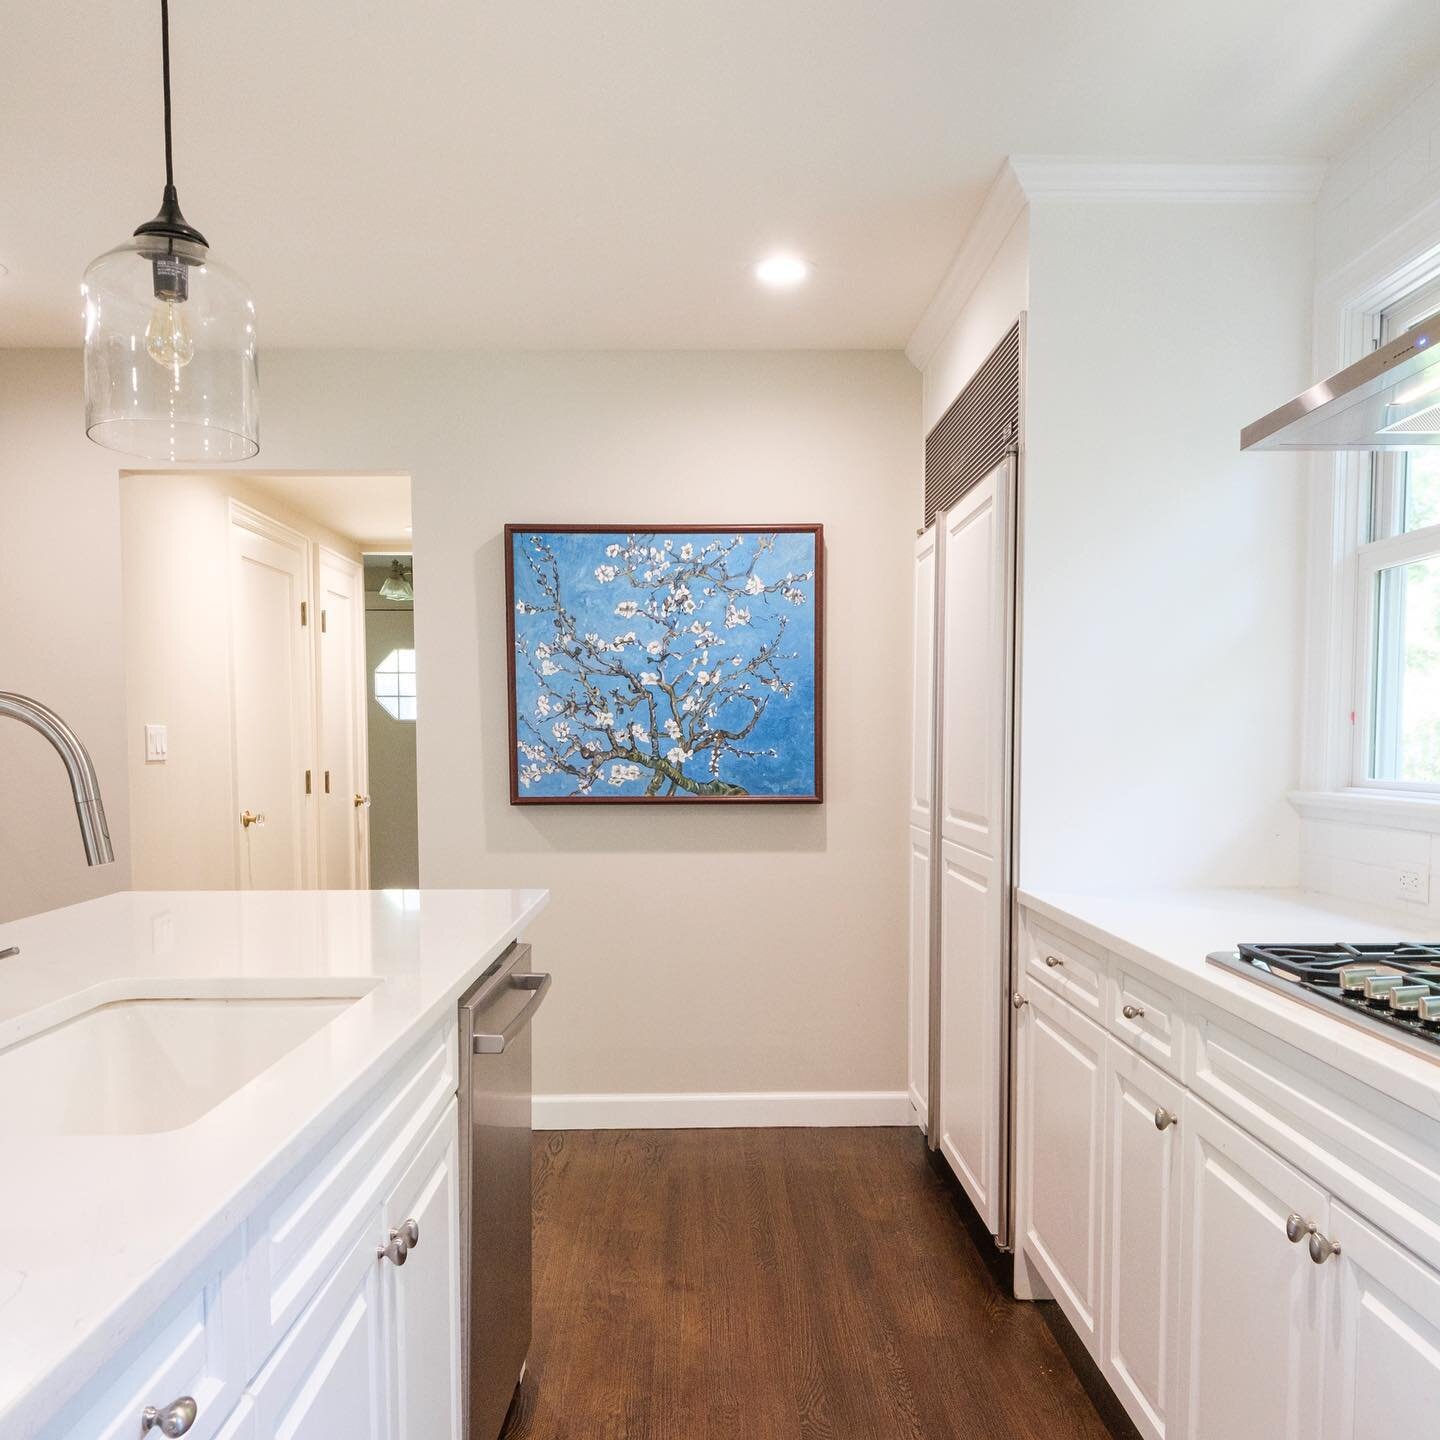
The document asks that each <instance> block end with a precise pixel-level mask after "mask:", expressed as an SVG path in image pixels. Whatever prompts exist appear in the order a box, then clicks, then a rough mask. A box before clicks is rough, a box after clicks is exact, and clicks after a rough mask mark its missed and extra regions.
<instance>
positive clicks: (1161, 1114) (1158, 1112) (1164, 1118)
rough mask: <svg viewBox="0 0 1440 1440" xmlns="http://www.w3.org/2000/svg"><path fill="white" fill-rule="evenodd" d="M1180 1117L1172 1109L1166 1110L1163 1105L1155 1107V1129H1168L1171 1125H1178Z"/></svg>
mask: <svg viewBox="0 0 1440 1440" xmlns="http://www.w3.org/2000/svg"><path fill="white" fill-rule="evenodd" d="M1179 1123H1180V1117H1179V1116H1178V1115H1176V1114H1175V1113H1174V1111H1172V1110H1167V1109H1166V1108H1165V1107H1164V1106H1163V1105H1157V1106H1156V1107H1155V1128H1156V1129H1157V1130H1168V1129H1169V1128H1170V1127H1171V1126H1172V1125H1178V1124H1179Z"/></svg>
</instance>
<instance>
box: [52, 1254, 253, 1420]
mask: <svg viewBox="0 0 1440 1440" xmlns="http://www.w3.org/2000/svg"><path fill="white" fill-rule="evenodd" d="M244 1322H245V1312H244V1300H243V1284H242V1280H241V1273H240V1246H239V1242H238V1239H237V1240H235V1241H232V1242H231V1243H228V1244H226V1245H224V1246H222V1247H221V1249H220V1250H219V1251H217V1252H216V1254H215V1255H214V1256H213V1257H212V1258H211V1260H210V1261H209V1263H208V1264H206V1265H205V1266H204V1267H203V1268H202V1270H201V1272H200V1273H199V1274H198V1275H196V1276H195V1277H194V1278H193V1280H192V1282H191V1284H190V1285H188V1286H185V1287H182V1289H181V1291H180V1293H178V1294H177V1295H175V1296H174V1297H172V1298H171V1300H169V1301H168V1302H167V1303H166V1304H165V1305H164V1306H163V1307H162V1308H161V1310H160V1312H159V1313H158V1314H157V1316H156V1317H155V1319H154V1320H153V1321H152V1322H151V1323H150V1325H149V1326H148V1327H147V1329H146V1331H145V1332H143V1333H142V1334H141V1336H139V1337H138V1338H137V1340H136V1341H135V1342H134V1343H133V1344H132V1345H131V1346H130V1347H129V1349H128V1350H127V1351H126V1352H125V1353H124V1354H123V1355H121V1356H119V1357H117V1359H116V1360H114V1361H112V1362H111V1364H109V1365H108V1366H106V1367H105V1368H104V1369H103V1370H102V1371H101V1372H100V1374H99V1375H97V1376H96V1377H95V1379H94V1380H93V1381H92V1382H91V1383H90V1386H89V1387H88V1389H87V1392H86V1394H87V1397H89V1398H85V1397H82V1398H81V1399H79V1400H77V1401H76V1402H75V1403H74V1404H72V1405H71V1406H70V1407H68V1408H67V1410H66V1411H65V1412H63V1413H62V1414H61V1415H59V1416H57V1417H56V1418H55V1421H54V1422H53V1424H52V1425H51V1426H50V1427H49V1428H48V1429H47V1430H46V1431H45V1432H44V1433H45V1435H46V1437H47V1440H50V1437H55V1440H60V1437H63V1440H132V1437H134V1436H136V1435H138V1434H139V1433H140V1418H141V1415H142V1414H143V1413H144V1411H145V1410H146V1408H147V1407H150V1406H153V1407H155V1408H156V1409H158V1410H164V1409H166V1408H167V1407H168V1406H170V1405H171V1404H173V1403H174V1402H175V1401H177V1400H182V1399H184V1398H186V1397H188V1398H190V1399H192V1400H193V1401H194V1402H195V1406H196V1409H195V1419H194V1421H193V1422H192V1424H191V1426H190V1429H189V1432H188V1433H189V1434H190V1436H191V1437H192V1440H212V1437H217V1440H218V1436H219V1435H220V1433H221V1431H220V1425H221V1422H222V1421H223V1420H224V1419H225V1417H226V1415H227V1414H228V1413H229V1412H230V1410H231V1409H232V1408H233V1407H234V1405H235V1402H236V1401H237V1400H238V1399H239V1395H240V1387H241V1386H242V1385H243V1384H244V1383H245V1377H246V1375H247V1373H248V1370H247V1368H246V1367H247V1360H246V1347H245V1323H244Z"/></svg>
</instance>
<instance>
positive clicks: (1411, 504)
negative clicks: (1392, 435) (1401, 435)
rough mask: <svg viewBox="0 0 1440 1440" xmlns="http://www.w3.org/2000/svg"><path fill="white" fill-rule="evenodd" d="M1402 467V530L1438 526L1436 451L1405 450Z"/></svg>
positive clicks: (1439, 496)
mask: <svg viewBox="0 0 1440 1440" xmlns="http://www.w3.org/2000/svg"><path fill="white" fill-rule="evenodd" d="M1404 466H1405V528H1406V529H1407V530H1420V529H1423V528H1424V527H1425V526H1426V525H1440V448H1437V449H1433V450H1407V451H1406V452H1405V456H1404Z"/></svg>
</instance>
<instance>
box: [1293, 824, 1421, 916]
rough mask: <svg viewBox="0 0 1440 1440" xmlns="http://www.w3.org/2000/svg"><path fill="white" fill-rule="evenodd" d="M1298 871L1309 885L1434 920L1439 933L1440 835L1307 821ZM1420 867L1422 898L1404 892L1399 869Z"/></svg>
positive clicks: (1321, 892) (1322, 892)
mask: <svg viewBox="0 0 1440 1440" xmlns="http://www.w3.org/2000/svg"><path fill="white" fill-rule="evenodd" d="M1300 846H1301V851H1300V875H1301V884H1302V885H1303V887H1304V888H1305V889H1306V890H1309V891H1311V892H1313V893H1315V894H1319V895H1333V896H1336V897H1338V898H1340V899H1342V900H1355V901H1359V902H1360V903H1362V904H1365V905H1374V906H1378V907H1380V908H1383V909H1386V910H1394V911H1397V912H1398V913H1400V914H1403V915H1405V916H1407V917H1413V918H1414V919H1415V920H1417V921H1423V920H1432V919H1433V920H1434V921H1435V922H1436V934H1437V936H1440V835H1431V834H1428V833H1427V832H1426V831H1424V830H1400V829H1387V828H1382V827H1379V826H1370V825H1352V824H1348V823H1345V822H1343V821H1338V820H1305V821H1304V822H1303V823H1302V824H1301V827H1300ZM1406 870H1411V871H1415V872H1418V874H1419V877H1420V884H1421V887H1422V889H1423V892H1424V898H1423V899H1411V898H1408V897H1407V896H1405V895H1404V894H1402V893H1401V874H1402V872H1403V871H1406Z"/></svg>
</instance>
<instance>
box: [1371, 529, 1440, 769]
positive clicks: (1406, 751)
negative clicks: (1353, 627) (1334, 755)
mask: <svg viewBox="0 0 1440 1440" xmlns="http://www.w3.org/2000/svg"><path fill="white" fill-rule="evenodd" d="M1376 584H1377V586H1378V590H1377V593H1376V597H1375V598H1376V607H1375V610H1376V624H1375V694H1374V709H1373V712H1372V713H1373V717H1374V731H1373V735H1374V741H1373V745H1372V747H1371V748H1372V754H1371V771H1370V773H1371V775H1372V777H1373V778H1374V779H1376V780H1408V781H1420V782H1424V783H1428V784H1440V556H1432V557H1431V558H1429V559H1426V560H1419V561H1416V562H1415V563H1414V564H1411V565H1394V566H1391V567H1390V568H1389V569H1386V570H1382V571H1381V572H1380V574H1379V575H1378V576H1377V577H1376Z"/></svg>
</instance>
